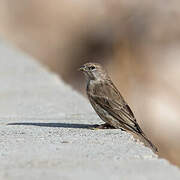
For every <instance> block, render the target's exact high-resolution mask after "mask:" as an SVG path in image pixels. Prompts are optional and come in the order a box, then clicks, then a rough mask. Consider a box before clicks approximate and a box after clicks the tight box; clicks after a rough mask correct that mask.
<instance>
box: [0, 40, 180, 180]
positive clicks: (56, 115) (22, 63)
mask: <svg viewBox="0 0 180 180" xmlns="http://www.w3.org/2000/svg"><path fill="white" fill-rule="evenodd" d="M0 84H1V88H0V179H1V180H4V179H13V180H16V179H17V180H19V179H23V180H26V179H33V180H36V179H37V180H39V179H45V180H48V179H63V180H71V179H78V180H81V179H82V180H84V179H87V180H91V179H98V180H101V179H102V180H106V179H108V180H118V179H122V180H130V179H133V180H134V179H137V180H145V179H148V180H151V179H153V180H155V179H158V180H161V179H162V180H164V179H166V180H167V179H173V180H176V179H177V180H179V179H180V171H179V169H178V168H176V167H175V166H173V165H170V164H169V163H168V162H167V161H166V160H163V159H157V156H156V155H154V153H153V152H152V151H151V150H150V149H149V148H146V147H144V146H143V145H142V144H140V143H139V142H135V141H134V139H133V137H132V136H131V135H130V134H128V133H126V132H122V131H121V130H117V129H116V130H97V131H96V130H90V129H88V127H90V126H91V125H92V124H96V123H99V122H100V121H101V120H100V119H99V118H98V117H97V115H96V114H95V113H94V111H93V110H92V108H91V106H90V105H89V103H88V101H87V100H86V99H85V98H84V97H82V96H81V95H80V94H78V93H77V92H75V91H74V90H73V89H72V88H70V87H69V86H68V85H66V84H65V83H64V82H62V80H61V79H60V78H58V77H57V76H56V75H54V74H53V73H51V72H48V71H47V70H45V68H43V67H42V66H41V65H39V64H38V63H37V62H36V61H34V60H33V59H32V58H30V57H28V56H26V55H23V54H22V53H21V52H18V51H17V50H12V49H11V48H9V47H8V46H6V45H4V43H1V44H0Z"/></svg>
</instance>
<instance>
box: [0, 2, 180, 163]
mask: <svg viewBox="0 0 180 180" xmlns="http://www.w3.org/2000/svg"><path fill="white" fill-rule="evenodd" d="M0 38H3V39H5V40H8V41H9V42H11V43H13V44H14V45H15V46H17V47H18V48H20V49H22V50H23V51H25V52H26V53H28V54H29V55H31V56H33V57H35V58H36V59H38V60H39V61H40V62H41V63H44V64H46V65H47V66H49V68H50V69H51V70H52V71H54V72H56V73H59V75H60V76H61V77H62V78H63V79H64V80H65V81H66V82H67V83H69V84H71V85H72V86H73V87H74V88H76V89H77V90H78V91H80V92H81V93H83V94H84V90H85V84H84V79H83V78H84V77H83V75H82V74H81V73H79V72H77V68H78V67H80V65H82V64H83V63H85V62H88V61H92V62H100V63H102V64H103V65H104V66H105V67H106V68H107V69H108V71H109V74H110V76H111V78H112V80H113V82H114V83H115V84H116V86H117V87H118V89H119V90H120V91H121V92H122V94H123V96H124V97H125V99H126V101H127V102H128V103H129V105H130V106H131V107H132V109H133V111H134V113H135V115H136V117H137V119H138V121H139V123H140V125H141V126H142V128H143V129H144V131H145V132H146V134H147V135H148V136H149V138H150V139H151V140H152V141H153V142H154V143H155V144H156V145H157V146H158V148H159V155H160V157H164V158H167V159H168V160H169V161H170V162H172V163H174V164H176V165H179V166H180V153H179V152H180V84H179V81H180V2H179V1H178V0H172V1H163V0H151V1H146V0H134V1H131V0H111V1H108V0H100V1H97V0H86V1H84V0H68V1H66V0H61V1H59V0H54V1H49V0H38V1H36V0H31V1H30V0H26V1H18V0H13V1H10V0H0Z"/></svg>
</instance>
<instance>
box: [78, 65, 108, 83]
mask: <svg viewBox="0 0 180 180" xmlns="http://www.w3.org/2000/svg"><path fill="white" fill-rule="evenodd" d="M79 70H80V71H82V72H83V73H84V74H85V75H86V77H87V79H88V80H105V79H107V78H108V79H109V76H108V74H107V72H106V70H105V69H104V68H103V67H102V66H101V65H100V64H98V63H86V64H84V65H83V66H81V67H80V68H79Z"/></svg>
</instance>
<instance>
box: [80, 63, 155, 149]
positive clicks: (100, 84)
mask: <svg viewBox="0 0 180 180" xmlns="http://www.w3.org/2000/svg"><path fill="white" fill-rule="evenodd" d="M79 70H80V71H82V72H83V73H84V74H85V76H86V80H87V88H86V91H87V95H88V99H89V101H90V103H91V105H92V106H93V108H94V110H95V111H96V113H97V114H98V115H99V117H100V118H101V119H102V120H103V121H104V122H105V124H102V125H99V126H98V128H117V129H118V128H120V129H123V130H127V131H130V132H133V133H135V134H136V135H138V136H140V137H142V138H143V139H144V140H145V141H146V142H147V143H148V144H149V146H150V147H151V148H152V150H153V151H154V152H157V148H156V146H155V145H153V144H152V143H151V141H150V140H149V139H148V138H147V137H146V135H145V134H144V132H143V131H142V129H141V128H140V126H139V125H138V123H137V121H136V118H135V116H134V114H133V112H132V111H131V109H130V107H129V106H128V104H127V103H126V101H125V100H124V98H123V97H122V95H121V94H120V92H119V91H118V89H117V88H116V87H115V85H114V84H113V82H112V81H111V79H110V77H109V76H108V73H107V71H106V70H105V69H104V68H103V67H102V66H101V65H100V64H97V63H86V64H84V65H83V66H82V67H81V68H80V69H79Z"/></svg>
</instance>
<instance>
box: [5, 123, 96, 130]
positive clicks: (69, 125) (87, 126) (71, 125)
mask: <svg viewBox="0 0 180 180" xmlns="http://www.w3.org/2000/svg"><path fill="white" fill-rule="evenodd" d="M7 125H17V126H41V127H60V128H79V129H90V128H93V127H95V126H96V125H95V124H94V125H92V124H76V123H34V122H20V123H18V122H15V123H8V124H7Z"/></svg>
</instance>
